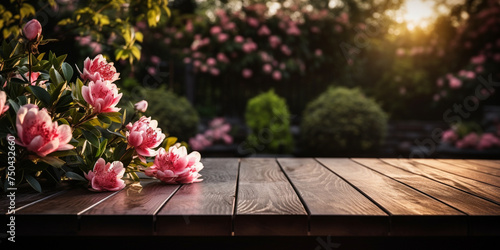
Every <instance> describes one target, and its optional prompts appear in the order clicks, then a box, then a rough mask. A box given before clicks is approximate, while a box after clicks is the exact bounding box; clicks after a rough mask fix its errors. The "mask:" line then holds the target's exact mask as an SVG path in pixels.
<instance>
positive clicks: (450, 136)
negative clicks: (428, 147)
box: [441, 129, 458, 143]
mask: <svg viewBox="0 0 500 250" xmlns="http://www.w3.org/2000/svg"><path fill="white" fill-rule="evenodd" d="M457 139H458V135H457V134H456V133H455V131H454V130H453V129H448V130H446V131H444V132H443V137H442V138H441V141H443V142H448V143H453V142H455V141H456V140H457Z"/></svg>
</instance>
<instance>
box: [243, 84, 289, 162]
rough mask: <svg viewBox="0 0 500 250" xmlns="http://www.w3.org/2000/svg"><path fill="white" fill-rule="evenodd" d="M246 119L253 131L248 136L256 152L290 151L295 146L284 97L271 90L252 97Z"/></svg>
mask: <svg viewBox="0 0 500 250" xmlns="http://www.w3.org/2000/svg"><path fill="white" fill-rule="evenodd" d="M245 120H246V124H247V125H248V127H249V128H250V129H251V133H250V134H249V136H248V137H247V142H248V144H249V146H250V147H252V148H253V149H255V151H256V152H267V153H289V152H291V151H292V148H293V140H292V134H291V132H290V111H289V110H288V106H287V104H286V101H285V99H284V98H281V97H279V96H278V95H276V94H275V93H274V90H269V91H268V92H266V93H262V94H260V95H257V96H255V97H253V98H252V99H250V100H249V101H248V103H247V106H246V111H245Z"/></svg>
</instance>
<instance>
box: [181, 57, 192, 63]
mask: <svg viewBox="0 0 500 250" xmlns="http://www.w3.org/2000/svg"><path fill="white" fill-rule="evenodd" d="M182 61H183V62H184V63H185V64H190V63H191V58H190V57H186V58H184V60H182Z"/></svg>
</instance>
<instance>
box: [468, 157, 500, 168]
mask: <svg viewBox="0 0 500 250" xmlns="http://www.w3.org/2000/svg"><path fill="white" fill-rule="evenodd" d="M466 161H468V162H472V163H476V164H479V165H483V166H487V167H491V168H496V169H500V160H472V159H468V160H466Z"/></svg>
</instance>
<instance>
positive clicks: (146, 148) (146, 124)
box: [127, 116, 165, 156]
mask: <svg viewBox="0 0 500 250" xmlns="http://www.w3.org/2000/svg"><path fill="white" fill-rule="evenodd" d="M127 129H128V131H127V140H128V144H129V145H130V146H132V147H134V148H135V151H137V153H138V154H139V155H142V156H155V155H156V153H157V152H156V151H154V150H153V148H156V147H158V146H159V145H160V144H161V143H162V142H163V140H164V139H165V134H163V133H162V132H161V128H158V122H157V121H156V120H151V117H145V116H142V117H141V118H140V119H139V120H138V121H136V122H135V123H134V124H132V123H129V124H128V125H127Z"/></svg>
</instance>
